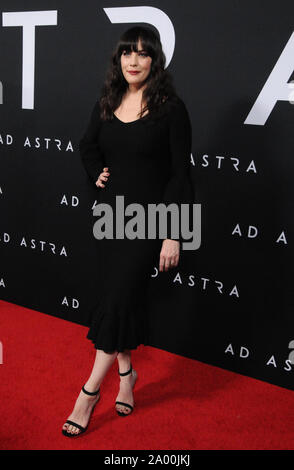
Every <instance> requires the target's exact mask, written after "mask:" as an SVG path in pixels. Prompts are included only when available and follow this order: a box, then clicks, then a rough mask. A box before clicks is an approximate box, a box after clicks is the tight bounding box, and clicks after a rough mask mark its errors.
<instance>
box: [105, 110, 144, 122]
mask: <svg viewBox="0 0 294 470" xmlns="http://www.w3.org/2000/svg"><path fill="white" fill-rule="evenodd" d="M112 114H113V116H114V117H115V118H116V119H117V120H118V121H119V122H121V123H122V124H133V123H134V122H137V121H142V120H143V119H144V118H146V117H147V116H148V115H149V113H147V114H145V116H143V117H141V118H138V119H135V120H134V121H127V122H125V121H122V120H121V119H119V118H118V117H117V115H116V114H115V113H114V112H113V113H112Z"/></svg>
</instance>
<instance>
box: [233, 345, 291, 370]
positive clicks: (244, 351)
mask: <svg viewBox="0 0 294 470" xmlns="http://www.w3.org/2000/svg"><path fill="white" fill-rule="evenodd" d="M225 354H231V355H232V356H235V352H234V349H233V346H232V343H230V344H229V345H228V346H227V348H226V349H225ZM249 356H250V351H249V349H248V348H246V347H245V346H241V347H240V350H239V354H238V357H240V358H241V359H248V358H249ZM284 362H285V366H284V367H283V369H284V370H286V371H287V372H290V371H291V370H292V366H291V364H292V361H291V360H290V358H289V357H288V359H286V360H285V361H284ZM265 365H266V366H272V367H275V368H277V367H278V366H277V361H276V358H275V356H274V354H272V355H271V356H270V357H269V358H268V359H266V360H265Z"/></svg>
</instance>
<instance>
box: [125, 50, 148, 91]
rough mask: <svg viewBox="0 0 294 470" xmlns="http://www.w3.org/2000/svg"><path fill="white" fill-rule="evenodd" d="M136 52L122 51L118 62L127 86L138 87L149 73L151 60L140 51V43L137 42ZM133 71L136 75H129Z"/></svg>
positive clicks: (144, 52)
mask: <svg viewBox="0 0 294 470" xmlns="http://www.w3.org/2000/svg"><path fill="white" fill-rule="evenodd" d="M137 50H138V52H135V51H130V52H127V51H125V50H124V51H123V52H122V55H121V58H120V61H121V70H122V73H123V75H124V77H125V79H126V81H127V82H128V83H129V85H134V86H136V87H140V84H141V83H142V82H144V80H146V78H147V77H148V75H149V73H150V69H151V62H152V58H151V57H150V56H148V55H147V52H146V51H144V50H143V49H142V45H141V41H139V42H138V47H137ZM133 71H134V72H135V71H136V72H138V73H134V74H132V73H130V72H133Z"/></svg>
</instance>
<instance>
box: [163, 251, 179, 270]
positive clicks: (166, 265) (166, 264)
mask: <svg viewBox="0 0 294 470" xmlns="http://www.w3.org/2000/svg"><path fill="white" fill-rule="evenodd" d="M178 263H179V256H172V257H168V256H165V255H163V254H162V255H160V259H159V271H168V270H169V269H170V268H175V267H176V266H177V265H178Z"/></svg>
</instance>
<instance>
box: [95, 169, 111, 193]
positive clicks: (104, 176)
mask: <svg viewBox="0 0 294 470" xmlns="http://www.w3.org/2000/svg"><path fill="white" fill-rule="evenodd" d="M107 170H108V168H107V167H106V168H103V172H102V173H100V175H99V177H98V180H97V181H96V186H99V187H100V188H105V184H103V183H102V181H107V180H108V176H109V175H110V173H109V172H108V171H107Z"/></svg>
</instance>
